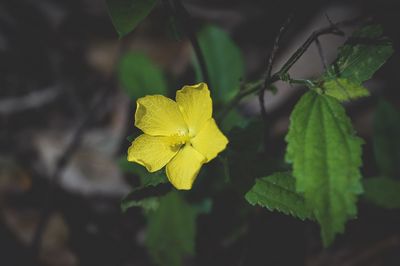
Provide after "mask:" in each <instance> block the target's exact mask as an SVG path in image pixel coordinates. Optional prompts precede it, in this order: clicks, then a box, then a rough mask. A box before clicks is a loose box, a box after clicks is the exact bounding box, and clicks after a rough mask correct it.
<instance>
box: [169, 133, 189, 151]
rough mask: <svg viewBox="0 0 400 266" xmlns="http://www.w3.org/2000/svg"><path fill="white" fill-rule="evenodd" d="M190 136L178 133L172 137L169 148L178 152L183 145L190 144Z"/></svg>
mask: <svg viewBox="0 0 400 266" xmlns="http://www.w3.org/2000/svg"><path fill="white" fill-rule="evenodd" d="M190 139H191V137H190V135H189V134H188V133H187V132H179V133H177V134H175V135H173V136H172V143H171V148H172V149H173V150H179V149H180V148H181V147H182V146H183V145H186V144H188V143H190Z"/></svg>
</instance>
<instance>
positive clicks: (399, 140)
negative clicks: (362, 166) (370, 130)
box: [373, 100, 400, 178]
mask: <svg viewBox="0 0 400 266" xmlns="http://www.w3.org/2000/svg"><path fill="white" fill-rule="evenodd" d="M373 143H374V153H375V160H376V162H377V164H378V167H379V169H380V171H381V173H382V175H384V176H387V177H391V178H400V111H398V110H396V109H395V108H394V107H393V106H392V105H391V104H389V103H388V102H386V101H383V100H381V101H380V102H379V104H378V108H377V110H376V114H375V119H374V136H373Z"/></svg>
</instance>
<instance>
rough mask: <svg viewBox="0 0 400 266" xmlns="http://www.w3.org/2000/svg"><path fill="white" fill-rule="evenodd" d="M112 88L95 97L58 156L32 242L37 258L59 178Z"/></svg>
mask: <svg viewBox="0 0 400 266" xmlns="http://www.w3.org/2000/svg"><path fill="white" fill-rule="evenodd" d="M111 89H112V86H111V85H110V84H107V85H106V87H105V88H104V90H103V91H102V92H101V94H100V95H99V96H98V97H97V98H96V99H95V101H94V102H93V104H92V105H91V107H90V108H89V111H88V112H87V113H86V115H85V117H84V118H83V119H82V121H81V122H80V124H79V126H78V127H77V129H76V131H75V133H74V135H73V137H72V140H71V142H70V143H69V144H68V146H67V147H66V149H65V150H64V152H63V153H62V155H61V156H60V157H59V158H58V160H57V162H56V165H55V169H54V171H53V173H52V174H51V175H50V177H49V178H50V181H49V192H48V193H47V197H46V198H47V200H46V202H45V204H46V205H45V207H44V208H43V210H42V212H41V216H40V219H39V222H38V226H37V227H36V231H35V233H34V235H33V238H32V242H31V250H32V256H33V257H34V258H36V257H37V256H38V254H39V250H40V243H41V240H42V235H43V233H44V230H45V228H46V225H47V222H48V219H49V217H50V214H51V213H52V211H53V208H54V199H53V197H54V195H55V189H56V185H57V183H58V180H59V178H60V175H61V173H62V172H63V170H64V169H65V167H66V166H67V165H68V163H69V161H70V159H71V158H72V156H73V155H74V153H75V151H76V150H77V148H78V147H79V145H80V144H81V141H82V137H83V135H84V133H85V131H86V129H87V128H88V126H89V125H90V122H91V121H92V119H93V117H94V116H95V114H96V112H97V110H98V109H99V108H100V107H101V106H102V105H103V104H104V101H105V100H106V99H107V96H108V94H109V93H110V91H111Z"/></svg>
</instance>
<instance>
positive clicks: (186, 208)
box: [146, 191, 197, 266]
mask: <svg viewBox="0 0 400 266" xmlns="http://www.w3.org/2000/svg"><path fill="white" fill-rule="evenodd" d="M196 217H197V211H196V210H195V209H194V208H192V207H191V206H190V205H189V204H188V203H186V202H185V200H184V199H183V198H182V197H181V196H180V194H179V193H178V192H176V191H172V192H170V193H168V194H167V195H166V196H164V197H162V198H161V199H160V206H159V207H158V209H157V210H156V211H155V212H150V213H148V228H147V236H146V246H147V248H148V250H149V253H150V255H151V256H152V258H153V260H154V262H155V263H157V264H158V265H163V266H164V265H165V266H179V265H182V259H183V258H184V257H186V256H190V255H194V250H195V234H196Z"/></svg>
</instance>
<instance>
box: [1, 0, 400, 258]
mask: <svg viewBox="0 0 400 266" xmlns="http://www.w3.org/2000/svg"><path fill="white" fill-rule="evenodd" d="M183 4H184V5H185V7H186V8H187V10H188V11H189V13H190V14H191V16H192V18H193V21H194V26H195V29H196V30H198V31H201V30H202V28H203V27H204V26H206V25H214V26H217V27H219V28H220V29H222V30H223V31H225V32H226V33H227V34H228V35H229V36H230V37H231V38H232V39H233V41H234V42H235V43H236V45H237V46H238V47H239V49H240V51H241V53H242V56H243V60H244V65H245V68H244V69H245V71H244V76H243V77H242V79H243V80H245V81H252V80H257V79H259V78H260V76H261V75H262V73H263V72H264V71H265V68H266V63H267V58H268V54H269V53H270V51H271V49H272V46H273V43H274V39H275V36H276V34H277V32H278V31H279V28H280V27H281V25H282V23H283V22H284V21H285V20H286V19H287V17H288V16H289V14H293V17H292V22H291V23H290V25H289V27H288V29H287V32H286V33H285V35H284V38H283V40H282V42H281V45H280V50H279V52H278V54H277V59H276V63H275V66H276V67H280V66H281V65H282V63H284V62H285V60H286V59H287V58H288V57H289V56H290V55H291V53H292V52H293V51H294V50H295V49H297V48H298V47H299V46H300V45H301V44H302V43H303V42H304V40H305V39H306V38H307V37H308V36H309V35H310V34H311V33H312V32H313V31H314V30H316V29H319V28H321V27H325V26H328V25H329V24H330V20H331V21H333V22H339V21H342V20H345V19H352V18H355V17H359V16H367V17H369V18H371V19H372V20H373V21H374V22H376V23H379V24H381V25H382V26H383V29H384V32H385V35H386V36H388V37H389V38H390V39H392V40H393V44H394V50H395V53H394V55H393V56H392V57H391V58H390V59H389V60H388V62H387V63H386V64H385V65H384V66H383V67H382V68H381V69H380V70H379V71H378V73H377V74H376V75H375V76H374V78H373V80H371V81H369V82H368V83H367V84H366V87H368V88H369V89H370V90H371V94H372V96H371V97H367V98H363V99H360V100H357V101H354V102H352V103H351V104H347V105H346V107H347V110H348V113H349V115H350V116H351V118H352V121H353V124H354V126H355V128H356V130H357V132H358V134H359V135H360V136H361V137H362V138H363V139H364V140H365V142H366V143H365V145H364V166H363V175H364V176H367V177H369V176H375V175H377V174H378V170H377V166H376V163H375V160H374V154H373V141H372V136H373V128H374V125H373V124H374V116H375V113H376V107H377V105H378V102H380V101H382V99H384V100H386V101H387V102H388V103H390V104H391V105H392V106H394V108H395V109H396V108H397V110H398V109H399V107H400V98H399V97H398V96H399V93H398V90H399V88H398V86H399V85H398V84H400V75H399V74H398V73H397V72H398V70H399V69H400V60H399V53H398V51H399V43H400V42H399V41H400V32H399V27H398V25H400V17H399V15H398V5H397V3H396V1H389V0H381V1H375V0H368V1H361V0H360V1H294V0H280V1H262V0H252V1H239V0H202V1H200V0H184V1H183ZM396 7H397V8H396ZM344 30H345V32H351V31H352V30H354V28H351V27H349V28H346V29H344ZM344 40H345V39H344V38H343V37H338V36H324V37H322V38H321V44H322V47H323V51H324V54H325V57H326V60H327V61H328V62H331V61H332V60H333V59H334V58H335V56H336V54H337V48H338V46H340V45H341V44H342V43H343V42H344ZM132 61H133V62H140V64H139V65H138V64H137V63H136V64H134V63H132ZM192 62H193V54H192V48H191V44H190V42H189V40H188V39H187V38H186V37H185V36H180V37H179V36H178V37H177V36H176V35H175V34H174V32H173V30H172V28H171V23H170V19H169V15H168V13H167V12H166V11H165V9H164V8H163V6H162V5H161V4H158V5H157V6H156V8H155V9H154V10H153V11H152V12H151V14H150V16H149V17H147V18H146V19H145V20H144V21H143V22H142V23H140V25H139V26H138V27H137V28H136V29H135V30H134V32H132V33H131V34H129V35H128V36H126V37H124V38H122V39H119V38H118V35H117V33H116V31H115V29H114V27H113V25H112V22H111V19H110V17H109V15H108V13H107V8H106V4H105V2H104V1H102V0H1V1H0V265H5V266H8V265H66V266H67V265H68V266H69V265H71V266H72V265H107V266H110V265H124V266H128V265H135V266H136V265H139V266H140V265H153V264H152V260H151V259H150V256H149V253H148V251H147V250H146V248H145V245H144V238H145V231H146V219H145V216H144V215H143V212H142V210H141V209H139V208H131V209H129V210H128V211H127V212H125V213H122V212H121V209H120V201H121V198H122V197H124V196H125V195H126V194H127V193H128V192H129V191H130V190H131V189H132V187H134V186H135V185H137V184H138V182H139V181H138V178H137V177H136V176H135V175H133V174H131V173H126V171H124V169H123V167H121V162H123V158H124V157H125V155H126V150H127V148H128V147H129V145H130V143H129V141H128V140H127V136H129V135H131V134H132V133H133V132H134V127H133V114H134V110H135V102H134V98H135V97H137V95H132V93H133V94H134V92H132V89H131V87H134V88H136V87H140V84H141V82H148V81H143V80H141V79H144V80H150V81H149V82H154V83H153V84H155V85H154V86H156V85H157V84H160V83H159V82H158V81H157V80H153V78H152V77H153V76H152V75H151V73H153V72H151V71H156V72H157V71H158V72H159V71H162V72H163V79H165V80H164V81H163V82H165V83H166V84H168V90H169V94H170V95H174V91H175V90H176V89H179V88H181V86H182V85H184V84H192V83H195V81H196V80H195V69H194V67H193V63H192ZM132 64H133V65H132ZM149 64H151V66H149V67H148V65H149ZM127 66H130V67H128V70H126V69H127ZM145 67H148V68H150V70H149V72H148V74H146V75H147V76H140V75H141V74H137V73H142V72H141V71H142V68H145ZM135 71H137V73H136V72H135ZM158 72H157V73H158ZM322 72H323V64H322V62H321V59H320V57H319V55H318V50H317V48H316V47H315V46H314V45H312V46H311V47H310V49H309V50H308V51H307V53H306V54H305V55H304V56H303V57H302V59H301V60H299V62H298V63H297V64H296V65H295V66H294V67H293V69H292V70H291V72H290V73H291V75H292V76H294V77H313V76H317V75H319V74H320V73H322ZM135 75H136V76H135ZM138 75H139V77H138ZM132 77H135V78H132ZM130 79H133V80H130ZM132 83H133V85H132ZM138 84H139V85H138ZM135 86H136V87H135ZM277 88H278V93H277V94H276V95H273V96H272V94H269V93H267V94H266V98H265V99H266V108H267V111H268V113H269V114H271V117H273V119H272V121H271V136H270V139H271V140H270V143H272V145H271V150H270V154H271V155H272V157H277V158H278V157H282V154H283V152H284V149H285V142H284V135H285V134H286V132H287V127H288V116H289V114H290V111H291V110H292V108H293V105H294V103H295V102H296V100H297V99H298V98H299V96H300V95H301V93H303V92H304V90H303V89H302V88H301V87H290V86H287V85H285V84H283V83H278V84H277ZM240 107H241V108H240V112H241V113H242V115H244V116H245V117H248V118H251V117H257V116H258V115H259V112H260V108H259V105H258V100H257V98H256V97H255V98H251V97H249V98H247V99H246V100H245V101H243V102H242V104H241V106H240ZM395 121H400V120H395ZM394 137H395V138H396V135H395V136H394ZM397 137H400V136H399V135H397ZM396 177H399V176H396ZM244 204H246V203H245V202H244V200H243V199H240V198H238V197H235V195H234V194H232V193H229V192H224V191H222V192H221V193H220V194H218V195H214V198H213V210H212V211H211V213H210V214H207V215H200V216H199V218H198V219H197V235H196V249H195V250H196V255H195V256H192V257H191V258H188V259H187V260H185V261H184V265H348V266H350V265H371V266H372V265H393V266H395V265H400V227H399V224H400V213H399V211H398V210H384V209H380V208H377V207H374V206H371V205H367V204H365V203H363V202H360V206H359V217H358V219H357V220H353V221H350V222H349V223H348V224H347V228H346V234H345V235H343V236H340V237H338V239H337V240H336V242H335V244H334V245H333V246H332V247H330V248H329V249H322V248H321V244H320V242H319V241H320V240H319V233H318V227H317V226H316V225H314V224H312V223H310V222H301V221H298V220H296V219H294V218H292V217H289V216H284V215H282V214H279V213H272V212H269V211H267V210H265V209H259V210H257V211H258V213H257V216H255V217H250V218H246V219H252V220H251V221H250V222H251V226H250V227H249V226H247V227H246V226H242V220H241V219H242V217H241V216H240V208H242V205H244ZM247 222H248V221H247ZM166 230H168V229H167V228H166Z"/></svg>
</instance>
